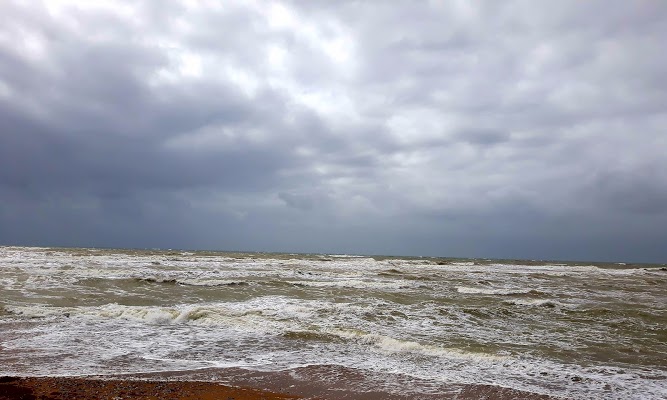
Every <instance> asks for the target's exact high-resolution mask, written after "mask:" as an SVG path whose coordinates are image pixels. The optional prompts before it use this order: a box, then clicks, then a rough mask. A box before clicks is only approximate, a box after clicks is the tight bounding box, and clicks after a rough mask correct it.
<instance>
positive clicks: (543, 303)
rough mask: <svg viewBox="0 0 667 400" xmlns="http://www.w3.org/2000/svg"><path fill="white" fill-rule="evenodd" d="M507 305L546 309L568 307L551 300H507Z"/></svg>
mask: <svg viewBox="0 0 667 400" xmlns="http://www.w3.org/2000/svg"><path fill="white" fill-rule="evenodd" d="M505 304H511V305H516V306H528V307H545V308H556V307H559V308H560V307H565V306H566V305H565V304H563V303H561V302H559V301H556V300H551V299H515V300H507V301H505Z"/></svg>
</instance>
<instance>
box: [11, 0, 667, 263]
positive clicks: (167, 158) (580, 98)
mask: <svg viewBox="0 0 667 400" xmlns="http://www.w3.org/2000/svg"><path fill="white" fill-rule="evenodd" d="M0 8H1V11H2V15H3V17H2V21H3V23H2V24H1V26H2V27H1V28H0V243H17V244H43V245H53V244H56V245H57V244H60V245H86V246H130V247H190V248H219V249H245V250H283V251H322V252H357V253H387V254H402V253H405V254H423V255H450V256H483V257H529V258H561V259H568V258H569V259H572V258H576V259H630V260H639V261H663V262H664V261H665V259H667V253H665V250H664V249H663V248H662V247H663V246H660V245H659V244H660V243H664V242H666V241H667V229H665V226H667V208H666V207H665V204H667V192H666V191H665V189H664V188H667V175H666V174H665V172H664V171H667V156H666V153H665V151H664V149H666V148H667V135H666V134H665V126H667V125H666V124H667V116H666V115H665V113H664V104H667V79H665V78H664V71H665V70H667V56H665V55H664V51H662V47H663V43H662V42H663V38H664V37H665V36H667V7H664V6H663V5H662V4H660V3H659V2H648V1H647V2H622V1H618V2H616V1H615V2H612V3H609V2H603V1H592V2H587V3H585V4H583V3H581V2H576V1H565V2H558V3H549V4H542V3H541V4H539V5H538V4H535V3H534V2H528V1H514V2H504V3H499V2H493V1H488V2H478V3H474V4H473V3H468V2H446V3H438V2H431V3H423V4H419V5H415V4H414V3H413V2H401V1H397V2H390V3H386V4H375V3H373V4H370V3H368V4H366V3H359V2H347V1H343V2H319V1H314V2H305V3H304V2H293V1H288V2H284V3H278V2H276V3H266V4H262V5H261V6H260V5H258V4H253V3H248V2H230V3H226V4H225V5H224V7H223V6H221V5H220V4H218V3H217V2H189V1H183V2H170V3H169V4H164V3H163V2H153V1H148V2H142V3H139V4H125V3H121V2H113V1H111V2H102V3H87V2H78V1H65V2H58V3H53V2H47V3H25V2H19V1H6V2H4V3H3V4H2V6H0Z"/></svg>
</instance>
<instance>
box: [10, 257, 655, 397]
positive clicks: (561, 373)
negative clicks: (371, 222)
mask: <svg viewBox="0 0 667 400" xmlns="http://www.w3.org/2000/svg"><path fill="white" fill-rule="evenodd" d="M212 370H215V371H223V372H224V371H236V373H237V374H239V373H240V372H239V371H244V372H245V373H246V374H260V375H261V374H271V373H276V374H283V375H285V376H287V375H289V376H291V377H292V378H293V379H295V380H299V379H300V380H302V381H304V382H312V381H317V380H327V379H328V380H331V381H332V382H333V381H335V380H336V379H341V380H343V379H344V382H340V383H341V385H344V386H345V388H346V390H348V391H349V390H352V391H356V392H357V393H361V394H363V393H364V392H365V391H368V390H371V388H372V390H374V391H378V390H380V391H383V392H385V393H387V394H399V393H400V394H403V395H406V394H407V395H408V397H412V398H419V397H420V396H427V395H434V394H437V393H444V392H445V391H446V390H447V389H446V388H457V387H463V386H461V385H496V386H501V387H505V388H512V389H516V390H523V391H527V392H532V393H537V394H544V395H551V396H554V397H562V398H573V399H666V398H667V267H666V266H665V265H647V264H624V263H586V262H584V263H579V262H551V261H525V260H524V261H521V260H490V259H454V258H429V257H384V256H357V255H337V254H274V253H233V252H212V251H183V250H123V249H120V250H118V249H92V248H91V249H82V248H33V247H0V375H13V376H90V375H102V376H107V375H108V376H118V375H131V374H143V373H161V372H164V373H167V372H171V373H175V372H179V371H180V372H183V373H187V372H188V371H191V372H193V373H195V372H196V371H212ZM337 371H338V372H337ZM340 371H347V375H346V376H343V375H344V374H343V375H341V374H340ZM350 371H352V372H353V373H351V372H350ZM260 375H256V376H260ZM183 376H185V375H183ZM192 376H195V375H192ZM219 376H225V374H224V373H221V374H219ZM334 386H335V385H334ZM452 390H453V389H452ZM452 393H453V392H452ZM450 394H451V393H450ZM454 395H455V393H454Z"/></svg>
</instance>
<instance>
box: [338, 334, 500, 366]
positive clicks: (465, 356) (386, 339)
mask: <svg viewBox="0 0 667 400" xmlns="http://www.w3.org/2000/svg"><path fill="white" fill-rule="evenodd" d="M325 332H326V333H328V334H333V335H336V336H338V337H341V338H344V339H348V340H354V341H356V342H358V343H361V344H365V345H370V346H373V347H375V348H377V349H379V350H381V351H383V352H388V353H418V354H422V355H427V356H434V357H446V358H448V359H460V360H471V359H474V360H476V361H481V362H484V361H486V362H489V361H491V362H495V361H498V360H504V359H506V358H507V357H505V356H500V355H497V354H490V353H481V352H468V351H464V350H461V349H455V348H445V347H440V346H436V345H429V344H422V343H419V342H415V341H411V340H403V339H395V338H392V337H390V336H386V335H381V334H376V333H369V332H364V331H362V330H357V329H329V330H325Z"/></svg>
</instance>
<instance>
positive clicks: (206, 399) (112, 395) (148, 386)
mask: <svg viewBox="0 0 667 400" xmlns="http://www.w3.org/2000/svg"><path fill="white" fill-rule="evenodd" d="M283 383H286V382H283ZM410 398H413V397H412V396H400V395H395V394H394V395H390V394H388V393H380V392H372V391H371V392H367V393H358V392H356V393H355V392H350V391H346V390H343V389H341V388H331V387H328V388H327V387H326V386H323V385H318V384H317V383H316V384H314V385H302V386H300V387H296V386H293V385H292V386H291V387H289V388H288V390H285V391H284V392H280V391H278V392H277V391H268V390H262V389H259V388H255V387H235V386H229V385H223V384H220V383H216V382H203V381H180V380H179V381H173V380H161V381H154V380H135V379H117V378H111V379H108V378H104V379H102V378H87V377H86V378H82V377H0V399H1V400H5V399H7V400H8V399H23V400H32V399H35V400H37V399H40V400H69V399H114V400H118V399H148V400H158V399H181V400H193V399H202V400H214V399H215V400H219V399H226V400H259V399H262V400H274V399H276V400H277V399H367V400H380V399H410ZM420 398H424V399H459V400H462V399H497V400H510V399H527V400H533V399H534V400H548V399H555V398H554V397H549V396H544V395H538V394H533V393H527V392H521V391H518V390H513V389H506V388H501V387H495V386H486V385H466V386H463V387H460V388H458V389H457V390H455V391H452V392H449V393H443V394H430V395H425V396H423V397H421V396H420Z"/></svg>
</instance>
